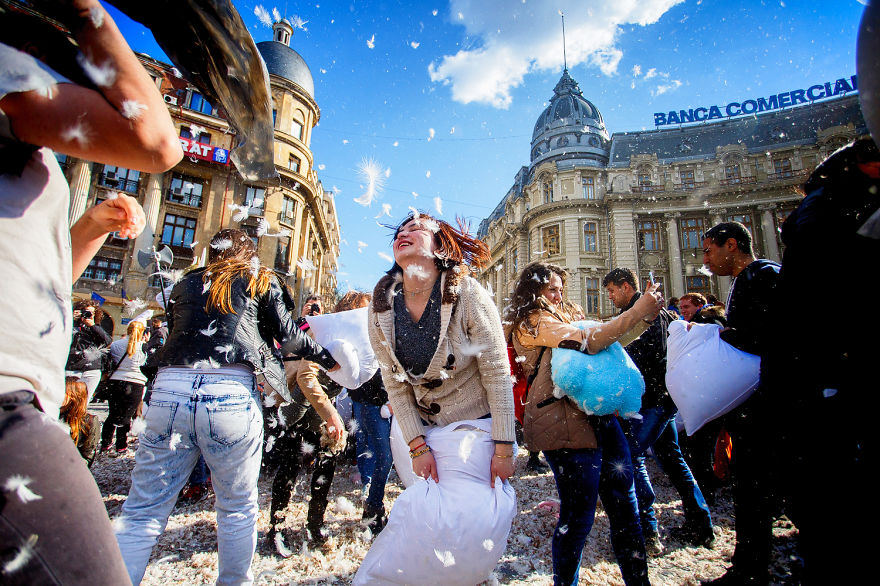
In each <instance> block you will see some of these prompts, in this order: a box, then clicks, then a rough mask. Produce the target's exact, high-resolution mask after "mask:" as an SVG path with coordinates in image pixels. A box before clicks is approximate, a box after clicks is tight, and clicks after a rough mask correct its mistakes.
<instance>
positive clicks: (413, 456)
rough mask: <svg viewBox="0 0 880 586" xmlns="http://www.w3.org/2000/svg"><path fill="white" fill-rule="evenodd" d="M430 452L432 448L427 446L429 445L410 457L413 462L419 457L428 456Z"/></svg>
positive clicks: (412, 453) (411, 453)
mask: <svg viewBox="0 0 880 586" xmlns="http://www.w3.org/2000/svg"><path fill="white" fill-rule="evenodd" d="M430 451H431V448H430V446H427V445H426V446H425V447H423V448H421V449H420V450H418V451H416V452H410V455H409V457H410V459H411V460H415V459H416V458H418V457H419V456H424V455H425V454H427V453H428V452H430Z"/></svg>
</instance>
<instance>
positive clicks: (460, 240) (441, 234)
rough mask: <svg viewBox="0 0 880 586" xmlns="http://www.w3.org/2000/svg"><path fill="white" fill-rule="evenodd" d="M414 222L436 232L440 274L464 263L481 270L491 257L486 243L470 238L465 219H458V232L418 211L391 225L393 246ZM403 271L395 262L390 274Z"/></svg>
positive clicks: (436, 254)
mask: <svg viewBox="0 0 880 586" xmlns="http://www.w3.org/2000/svg"><path fill="white" fill-rule="evenodd" d="M411 221H416V222H421V223H422V225H425V226H430V227H431V231H432V232H434V241H435V242H436V243H437V251H436V252H435V253H434V254H435V257H436V258H435V259H434V262H435V264H436V265H437V268H438V269H439V270H440V271H446V270H449V269H451V268H452V267H454V266H456V265H459V264H462V263H464V264H466V265H468V266H471V267H474V268H477V269H481V268H483V266H484V265H485V264H486V262H487V261H488V260H489V259H490V258H491V256H492V255H491V254H490V252H489V247H488V246H487V245H486V243H485V242H483V241H482V240H479V239H477V238H474V237H473V236H471V235H470V227H469V226H468V224H467V222H466V221H465V220H464V219H463V218H460V217H458V216H456V218H455V221H456V223H457V224H458V229H456V228H453V227H452V225H450V224H449V223H448V222H444V221H443V220H438V219H437V218H435V217H433V216H431V215H428V214H423V213H422V212H417V211H412V212H410V214H409V215H408V216H407V217H406V218H404V220H403V221H402V222H401V223H400V224H398V225H397V226H388V227H389V228H392V229H393V230H394V237H393V238H392V239H391V243H392V245H393V244H394V241H395V240H396V239H397V234H398V233H399V232H400V230H401V229H402V228H403V227H404V226H406V225H407V224H408V223H409V222H411ZM434 226H436V228H437V229H436V230H434V229H433V228H434ZM402 270H403V269H401V268H400V265H398V264H397V263H396V262H395V263H394V266H392V267H391V269H390V270H389V271H388V274H389V275H390V274H394V273H397V272H400V271H402Z"/></svg>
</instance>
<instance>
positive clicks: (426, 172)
mask: <svg viewBox="0 0 880 586" xmlns="http://www.w3.org/2000/svg"><path fill="white" fill-rule="evenodd" d="M425 177H426V178H427V179H430V178H431V171H425Z"/></svg>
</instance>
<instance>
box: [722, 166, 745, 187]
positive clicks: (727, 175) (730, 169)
mask: <svg viewBox="0 0 880 586" xmlns="http://www.w3.org/2000/svg"><path fill="white" fill-rule="evenodd" d="M724 180H725V183H726V184H727V185H733V184H734V183H742V171H741V170H740V168H739V163H736V164H734V165H726V166H725V167H724Z"/></svg>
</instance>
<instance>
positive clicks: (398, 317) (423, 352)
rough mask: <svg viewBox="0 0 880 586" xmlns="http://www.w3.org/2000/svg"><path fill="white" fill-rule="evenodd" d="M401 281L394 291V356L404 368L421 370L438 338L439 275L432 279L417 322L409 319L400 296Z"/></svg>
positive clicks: (426, 368)
mask: <svg viewBox="0 0 880 586" xmlns="http://www.w3.org/2000/svg"><path fill="white" fill-rule="evenodd" d="M403 296H404V293H403V285H400V286H398V287H397V288H396V289H395V291H394V347H395V352H394V354H395V356H397V359H398V360H399V361H400V364H401V365H402V366H403V368H405V369H406V370H407V371H408V372H410V373H411V374H413V375H415V376H419V375H422V374H425V371H426V370H428V366H429V365H430V364H431V358H433V357H434V353H435V352H436V351H437V344H438V343H439V341H440V302H441V299H442V298H441V295H440V278H439V277H438V278H437V280H436V281H434V288H433V289H432V290H431V297H429V298H428V304H427V305H426V306H425V311H424V312H423V313H422V318H421V319H420V320H419V321H418V323H413V320H412V317H410V315H409V310H408V309H407V308H406V302H405V300H404V298H403Z"/></svg>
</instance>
